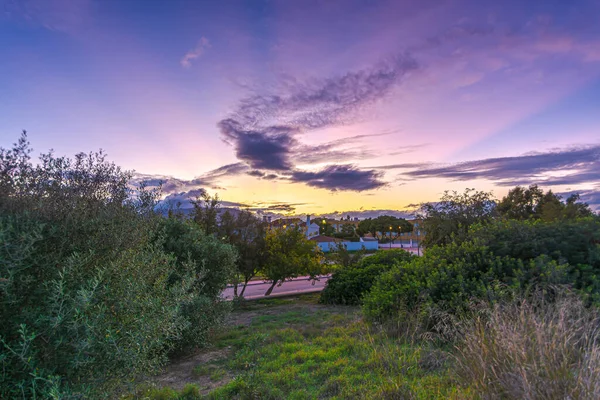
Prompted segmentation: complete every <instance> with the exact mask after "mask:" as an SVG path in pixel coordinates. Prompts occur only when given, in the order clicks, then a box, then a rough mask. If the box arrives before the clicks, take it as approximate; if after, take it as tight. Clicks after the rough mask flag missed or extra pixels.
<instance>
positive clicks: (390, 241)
mask: <svg viewBox="0 0 600 400" xmlns="http://www.w3.org/2000/svg"><path fill="white" fill-rule="evenodd" d="M391 249H392V227H391V226H390V250H391Z"/></svg>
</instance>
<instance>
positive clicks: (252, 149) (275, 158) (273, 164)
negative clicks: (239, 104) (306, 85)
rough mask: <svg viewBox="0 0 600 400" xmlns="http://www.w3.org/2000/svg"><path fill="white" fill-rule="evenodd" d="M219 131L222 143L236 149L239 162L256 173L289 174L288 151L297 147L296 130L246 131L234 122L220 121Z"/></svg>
mask: <svg viewBox="0 0 600 400" xmlns="http://www.w3.org/2000/svg"><path fill="white" fill-rule="evenodd" d="M218 126H219V129H220V130H221V133H222V134H223V138H224V140H225V141H226V142H227V143H229V144H231V145H232V146H233V147H234V148H235V152H236V156H237V158H238V159H240V160H243V161H245V162H246V163H248V165H249V166H250V167H252V168H255V169H269V170H289V169H291V168H292V163H291V161H290V155H291V149H292V147H293V146H294V145H295V144H296V139H294V137H293V133H294V132H295V130H294V129H293V128H287V127H283V126H271V127H267V128H263V129H262V130H249V129H245V128H243V127H242V125H241V124H240V123H239V122H237V121H235V120H233V119H225V120H223V121H220V122H219V124H218Z"/></svg>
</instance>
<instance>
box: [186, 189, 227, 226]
mask: <svg viewBox="0 0 600 400" xmlns="http://www.w3.org/2000/svg"><path fill="white" fill-rule="evenodd" d="M191 203H192V205H193V206H194V211H193V213H192V219H193V220H194V222H196V223H197V224H198V225H200V227H201V228H202V230H203V231H204V233H206V234H207V235H214V234H216V233H217V232H218V230H219V223H218V216H219V207H220V206H221V201H220V200H219V196H218V195H214V196H211V195H210V194H209V193H207V192H205V191H203V192H202V194H201V195H200V196H199V197H198V198H196V199H195V200H193V201H192V202H191Z"/></svg>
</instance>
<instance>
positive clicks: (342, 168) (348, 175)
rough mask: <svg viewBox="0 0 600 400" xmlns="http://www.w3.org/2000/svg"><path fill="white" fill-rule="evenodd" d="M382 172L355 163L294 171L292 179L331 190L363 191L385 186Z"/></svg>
mask: <svg viewBox="0 0 600 400" xmlns="http://www.w3.org/2000/svg"><path fill="white" fill-rule="evenodd" d="M381 177H382V174H381V172H378V171H376V170H360V169H358V168H356V167H355V166H353V165H330V166H327V167H325V168H323V169H322V170H320V171H316V172H312V171H294V172H293V173H292V175H291V178H290V180H291V181H292V182H301V183H305V184H307V185H308V186H312V187H317V188H321V189H327V190H331V191H338V190H352V191H357V192H362V191H365V190H373V189H378V188H381V187H383V186H385V185H386V184H385V182H383V181H381Z"/></svg>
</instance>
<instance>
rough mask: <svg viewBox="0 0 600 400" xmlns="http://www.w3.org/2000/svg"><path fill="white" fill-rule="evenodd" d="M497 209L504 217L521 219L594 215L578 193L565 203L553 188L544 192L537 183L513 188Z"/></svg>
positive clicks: (556, 218) (554, 218)
mask: <svg viewBox="0 0 600 400" xmlns="http://www.w3.org/2000/svg"><path fill="white" fill-rule="evenodd" d="M497 210H498V214H499V215H500V216H502V217H504V218H507V219H516V220H521V221H523V220H528V219H538V220H542V221H548V222H549V221H555V220H559V219H574V218H582V217H589V216H591V215H593V212H592V210H591V209H590V207H589V205H588V204H586V203H581V202H579V195H578V194H572V195H571V196H569V197H568V198H567V200H566V203H564V202H563V201H562V198H561V197H560V196H559V195H557V194H555V193H553V192H552V190H549V191H547V192H546V193H544V191H543V190H542V189H540V188H539V187H538V186H537V185H531V186H529V188H524V187H522V186H517V187H515V188H513V189H511V190H510V191H509V192H508V194H507V195H506V196H505V197H504V198H503V199H502V200H501V201H500V202H499V203H498V207H497Z"/></svg>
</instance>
